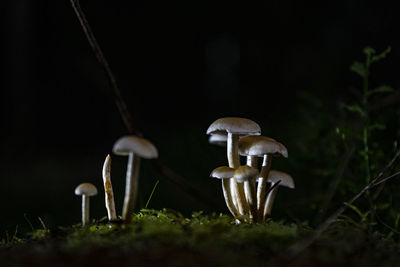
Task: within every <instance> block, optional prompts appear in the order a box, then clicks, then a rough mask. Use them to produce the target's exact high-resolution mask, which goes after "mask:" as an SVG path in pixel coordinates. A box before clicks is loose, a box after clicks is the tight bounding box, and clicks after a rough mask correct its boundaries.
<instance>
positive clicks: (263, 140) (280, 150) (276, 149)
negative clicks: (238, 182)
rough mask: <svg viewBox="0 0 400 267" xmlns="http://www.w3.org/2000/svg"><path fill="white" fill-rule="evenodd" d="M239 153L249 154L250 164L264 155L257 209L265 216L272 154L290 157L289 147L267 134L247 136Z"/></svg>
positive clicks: (242, 140)
mask: <svg viewBox="0 0 400 267" xmlns="http://www.w3.org/2000/svg"><path fill="white" fill-rule="evenodd" d="M239 153H240V155H242V156H247V162H248V164H250V165H252V164H254V163H253V161H254V158H253V157H263V163H262V168H261V171H260V177H259V179H258V186H257V209H258V212H259V218H262V217H263V212H264V203H265V190H266V185H267V177H268V173H269V170H270V168H271V161H272V156H283V157H285V158H287V157H288V152H287V149H286V147H285V146H284V145H282V144H281V143H279V142H277V141H276V140H275V139H272V138H269V137H266V136H246V137H243V138H241V139H240V141H239Z"/></svg>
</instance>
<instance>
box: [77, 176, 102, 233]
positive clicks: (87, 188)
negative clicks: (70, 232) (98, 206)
mask: <svg viewBox="0 0 400 267" xmlns="http://www.w3.org/2000/svg"><path fill="white" fill-rule="evenodd" d="M75 195H77V196H82V225H83V226H85V225H88V224H89V198H90V197H91V196H95V195H97V188H96V187H95V186H94V185H93V184H91V183H82V184H80V185H78V186H77V187H76V188H75Z"/></svg>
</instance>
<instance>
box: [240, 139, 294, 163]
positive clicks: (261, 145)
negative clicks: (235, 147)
mask: <svg viewBox="0 0 400 267" xmlns="http://www.w3.org/2000/svg"><path fill="white" fill-rule="evenodd" d="M239 153H240V155H242V156H257V157H262V156H264V155H265V154H272V155H280V156H283V157H285V158H287V157H288V151H287V149H286V147H285V146H284V145H282V144H281V143H279V142H278V141H276V140H275V139H272V138H269V137H266V136H261V135H260V136H252V135H250V136H246V137H243V138H241V139H240V140H239Z"/></svg>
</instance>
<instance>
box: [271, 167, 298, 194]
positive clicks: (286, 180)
mask: <svg viewBox="0 0 400 267" xmlns="http://www.w3.org/2000/svg"><path fill="white" fill-rule="evenodd" d="M267 181H268V182H270V183H276V182H278V181H281V182H280V183H279V186H286V187H289V188H291V189H294V181H293V178H292V177H291V176H290V175H289V174H287V173H285V172H281V171H277V170H270V171H269V175H268V179H267Z"/></svg>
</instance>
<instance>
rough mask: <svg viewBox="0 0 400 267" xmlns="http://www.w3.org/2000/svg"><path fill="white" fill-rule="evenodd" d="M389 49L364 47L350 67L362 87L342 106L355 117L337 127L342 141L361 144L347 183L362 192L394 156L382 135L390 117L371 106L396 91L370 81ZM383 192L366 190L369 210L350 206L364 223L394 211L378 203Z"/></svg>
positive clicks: (364, 207)
mask: <svg viewBox="0 0 400 267" xmlns="http://www.w3.org/2000/svg"><path fill="white" fill-rule="evenodd" d="M390 51H391V48H390V47H388V48H387V49H385V50H384V51H383V52H381V53H377V52H376V50H375V49H373V48H371V47H367V48H365V49H364V54H365V60H364V61H363V62H359V61H356V62H354V63H353V64H352V65H351V66H350V70H351V71H352V72H355V73H356V74H357V75H358V76H360V78H361V79H362V87H361V89H359V90H358V94H357V95H359V98H358V99H356V100H355V101H354V102H352V103H347V104H343V103H342V104H341V105H340V107H341V108H342V109H344V110H346V111H347V112H348V113H349V115H352V116H350V117H349V118H350V121H349V123H348V124H347V125H344V126H342V127H338V128H337V130H336V132H337V134H338V135H339V136H340V139H341V140H342V141H344V142H347V143H355V144H360V145H358V147H360V148H359V150H358V151H357V153H356V155H358V157H356V158H355V159H353V161H352V164H353V166H355V167H353V168H352V174H353V178H352V181H349V182H347V185H350V184H351V186H352V190H350V191H353V192H357V191H359V190H360V189H361V188H362V187H364V186H365V185H366V183H369V182H370V181H371V179H372V178H374V177H375V176H376V175H377V172H378V171H379V170H380V168H382V165H383V164H385V163H387V162H388V161H389V160H390V159H391V156H392V153H387V150H386V149H385V148H384V146H385V141H386V140H381V139H380V138H379V137H380V132H382V131H386V130H387V128H388V123H389V118H390V117H388V116H382V114H384V113H383V112H384V111H383V110H382V109H373V108H371V106H373V105H374V106H379V103H380V101H382V99H383V98H382V96H388V95H390V94H393V93H394V92H395V91H394V89H393V88H392V87H391V86H388V85H385V84H384V85H378V86H374V87H372V86H371V84H372V83H371V81H370V78H371V67H372V66H373V65H375V63H378V62H379V61H381V60H382V59H384V58H385V57H386V56H387V55H388V54H389V53H390ZM371 88H372V89H371ZM391 128H392V127H391ZM386 138H387V137H386ZM395 139H396V136H393V139H392V140H394V142H393V141H392V144H394V146H396V144H397V141H396V140H395ZM357 166H360V167H361V168H358V167H357ZM356 177H364V179H356ZM380 193H381V192H380V191H379V192H376V193H375V194H374V195H372V194H371V192H367V200H368V201H367V203H368V204H367V205H365V204H364V205H362V204H361V206H362V208H361V209H365V210H367V211H366V212H361V209H360V208H359V207H356V206H355V205H348V207H349V208H350V209H351V210H353V211H354V212H355V214H357V215H358V216H359V218H360V219H361V220H360V221H361V222H362V223H366V224H368V225H370V226H371V225H377V224H376V223H375V220H376V216H377V212H379V213H387V214H391V212H388V211H389V210H391V206H390V205H389V203H388V202H385V203H379V204H377V203H375V202H376V200H377V198H378V196H379V195H380ZM385 217H387V216H385ZM390 217H392V218H391V219H392V221H393V224H395V225H396V224H397V223H396V222H397V221H398V219H397V217H396V216H395V217H394V216H390Z"/></svg>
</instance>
